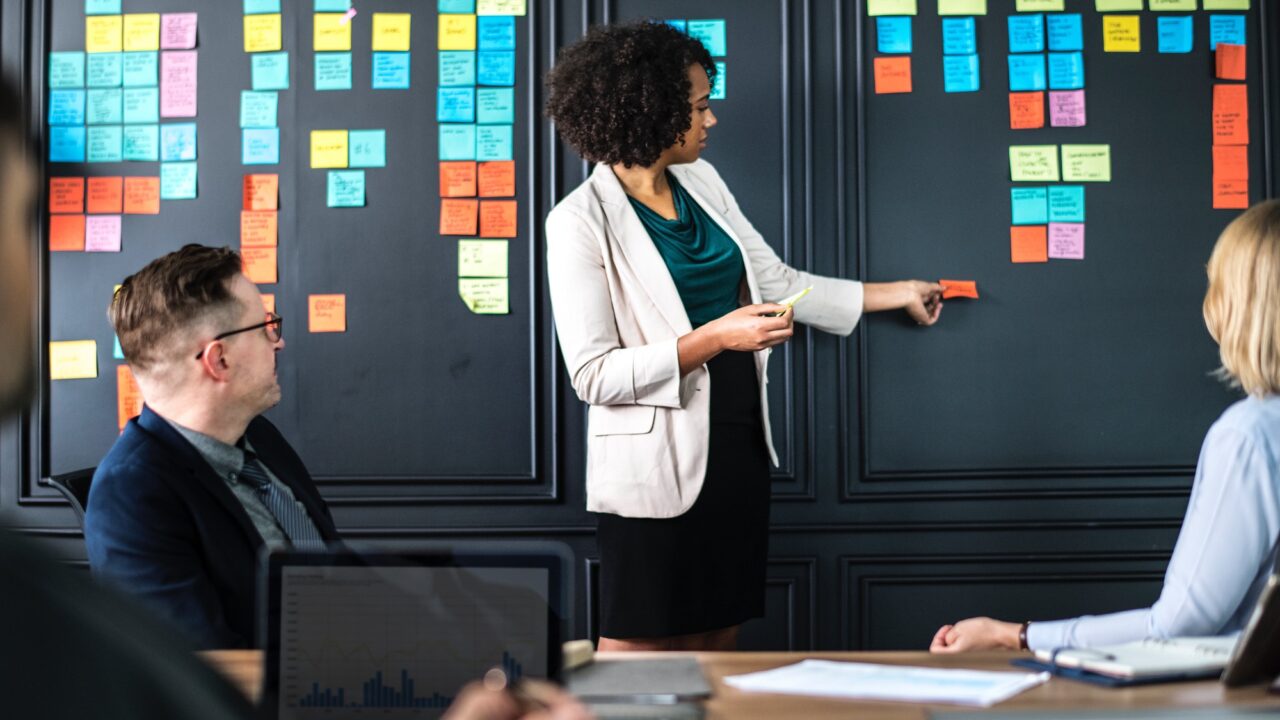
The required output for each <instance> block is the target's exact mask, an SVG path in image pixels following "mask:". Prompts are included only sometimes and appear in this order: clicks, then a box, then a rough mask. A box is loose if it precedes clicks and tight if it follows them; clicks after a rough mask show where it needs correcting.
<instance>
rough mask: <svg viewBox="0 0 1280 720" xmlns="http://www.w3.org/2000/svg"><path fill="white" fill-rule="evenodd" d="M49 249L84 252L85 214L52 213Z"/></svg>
mask: <svg viewBox="0 0 1280 720" xmlns="http://www.w3.org/2000/svg"><path fill="white" fill-rule="evenodd" d="M49 250H50V251H52V252H83V251H84V216H83V215H50V216H49Z"/></svg>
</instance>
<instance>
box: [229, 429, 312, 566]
mask: <svg viewBox="0 0 1280 720" xmlns="http://www.w3.org/2000/svg"><path fill="white" fill-rule="evenodd" d="M240 477H241V478H242V479H243V480H244V481H245V482H247V483H249V484H250V485H252V486H253V488H254V489H255V490H257V491H258V497H260V498H262V504H263V505H266V506H267V509H268V510H270V511H271V514H272V516H274V517H275V519H276V522H277V523H279V525H280V529H281V530H283V531H284V534H285V536H286V537H288V538H289V542H291V543H293V546H294V547H295V548H297V549H298V550H323V549H324V547H325V544H324V540H323V539H322V538H321V537H320V531H319V530H317V529H316V526H315V523H313V522H311V518H310V517H308V516H307V511H306V510H304V509H302V507H300V506H299V505H298V503H297V502H295V501H294V500H293V499H291V498H290V497H289V496H288V495H287V494H286V493H285V492H284V490H282V489H281V488H280V486H279V485H278V484H276V483H273V482H271V478H270V477H268V476H267V471H266V469H265V468H264V467H262V464H261V463H259V462H258V458H257V456H256V455H254V454H253V453H251V452H249V451H245V454H244V467H242V468H241V469H240Z"/></svg>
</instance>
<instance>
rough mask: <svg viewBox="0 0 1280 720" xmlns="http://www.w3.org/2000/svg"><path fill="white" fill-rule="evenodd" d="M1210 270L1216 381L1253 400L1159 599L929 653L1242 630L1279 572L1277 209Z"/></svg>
mask: <svg viewBox="0 0 1280 720" xmlns="http://www.w3.org/2000/svg"><path fill="white" fill-rule="evenodd" d="M1208 272H1209V290H1208V292H1207V293H1205V297H1204V321H1205V325H1206V326H1208V328H1209V334H1210V335H1212V336H1213V339H1214V340H1215V341H1217V343H1218V346H1219V354H1220V356H1221V358H1222V368H1221V370H1219V373H1220V374H1221V376H1222V377H1223V378H1224V379H1225V380H1227V381H1228V382H1230V384H1231V385H1232V386H1233V387H1237V388H1240V389H1242V390H1244V392H1246V393H1247V394H1248V397H1246V398H1245V399H1243V400H1241V401H1239V402H1237V403H1235V404H1234V405H1232V406H1231V407H1229V408H1227V410H1226V412H1224V413H1222V417H1220V418H1218V420H1217V422H1215V423H1214V424H1213V427H1211V428H1209V434H1208V435H1207V436H1205V439H1204V445H1203V446H1202V447H1201V449H1200V461H1199V464H1198V466H1197V467H1196V478H1195V485H1194V486H1193V488H1192V491H1191V501H1190V503H1189V504H1188V505H1187V514H1186V517H1185V518H1184V519H1183V522H1182V531H1181V534H1179V536H1178V542H1177V545H1176V546H1175V547H1174V549H1173V557H1172V558H1171V559H1170V560H1169V568H1168V570H1167V571H1166V572H1165V578H1164V588H1163V589H1162V590H1161V592H1160V597H1159V599H1157V600H1156V602H1155V604H1154V605H1152V606H1151V607H1149V608H1142V609H1140V610H1128V611H1125V612H1118V613H1112V614H1110V615H1098V616H1085V617H1078V618H1074V619H1071V620H1058V621H1054V622H1031V623H1021V624H1019V623H1011V622H1001V621H999V620H993V619H991V618H985V617H983V618H970V619H968V620H962V621H960V622H958V623H956V624H954V625H944V626H943V627H942V628H940V629H939V630H938V632H937V634H936V635H934V638H933V644H932V646H931V647H930V650H931V651H933V652H937V653H959V652H966V651H970V650H997V649H1009V650H1016V649H1023V650H1026V649H1031V650H1043V649H1053V648H1058V647H1091V646H1098V645H1108V644H1114V643H1121V642H1128V641H1132V640H1140V639H1142V638H1147V637H1157V638H1168V637H1186V636H1208V635H1228V634H1231V633H1234V632H1238V631H1239V630H1240V629H1241V628H1242V627H1243V625H1244V623H1245V622H1246V621H1247V620H1248V618H1249V613H1250V612H1251V611H1252V609H1253V605H1254V603H1255V602H1256V601H1257V598H1258V594H1259V593H1260V592H1261V591H1262V586H1263V584H1264V583H1265V582H1266V579H1267V576H1268V575H1269V574H1270V573H1271V572H1272V569H1273V568H1274V566H1275V564H1276V559H1277V557H1276V556H1277V536H1278V535H1280V201H1277V200H1268V201H1266V202H1263V203H1259V204H1258V205H1255V206H1253V207H1252V208H1250V209H1249V210H1248V211H1247V212H1245V213H1244V214H1242V215H1241V216H1240V217H1238V218H1236V219H1235V220H1234V221H1233V222H1232V223H1231V224H1230V225H1228V226H1227V229H1226V230H1224V231H1223V232H1222V236H1221V237H1219V238H1218V244H1217V245H1216V246H1215V247H1214V249H1213V255H1212V257H1210V259H1209V267H1208Z"/></svg>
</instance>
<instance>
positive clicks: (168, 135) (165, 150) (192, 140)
mask: <svg viewBox="0 0 1280 720" xmlns="http://www.w3.org/2000/svg"><path fill="white" fill-rule="evenodd" d="M195 159H196V124H195V123H172V124H170V125H161V126H160V161H161V162H177V161H180V160H195Z"/></svg>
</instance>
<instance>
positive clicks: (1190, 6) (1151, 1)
mask: <svg viewBox="0 0 1280 720" xmlns="http://www.w3.org/2000/svg"><path fill="white" fill-rule="evenodd" d="M1147 7H1148V8H1150V9H1151V10H1152V11H1153V12H1161V11H1168V10H1176V11H1179V12H1185V11H1190V10H1195V9H1196V0H1147Z"/></svg>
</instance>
